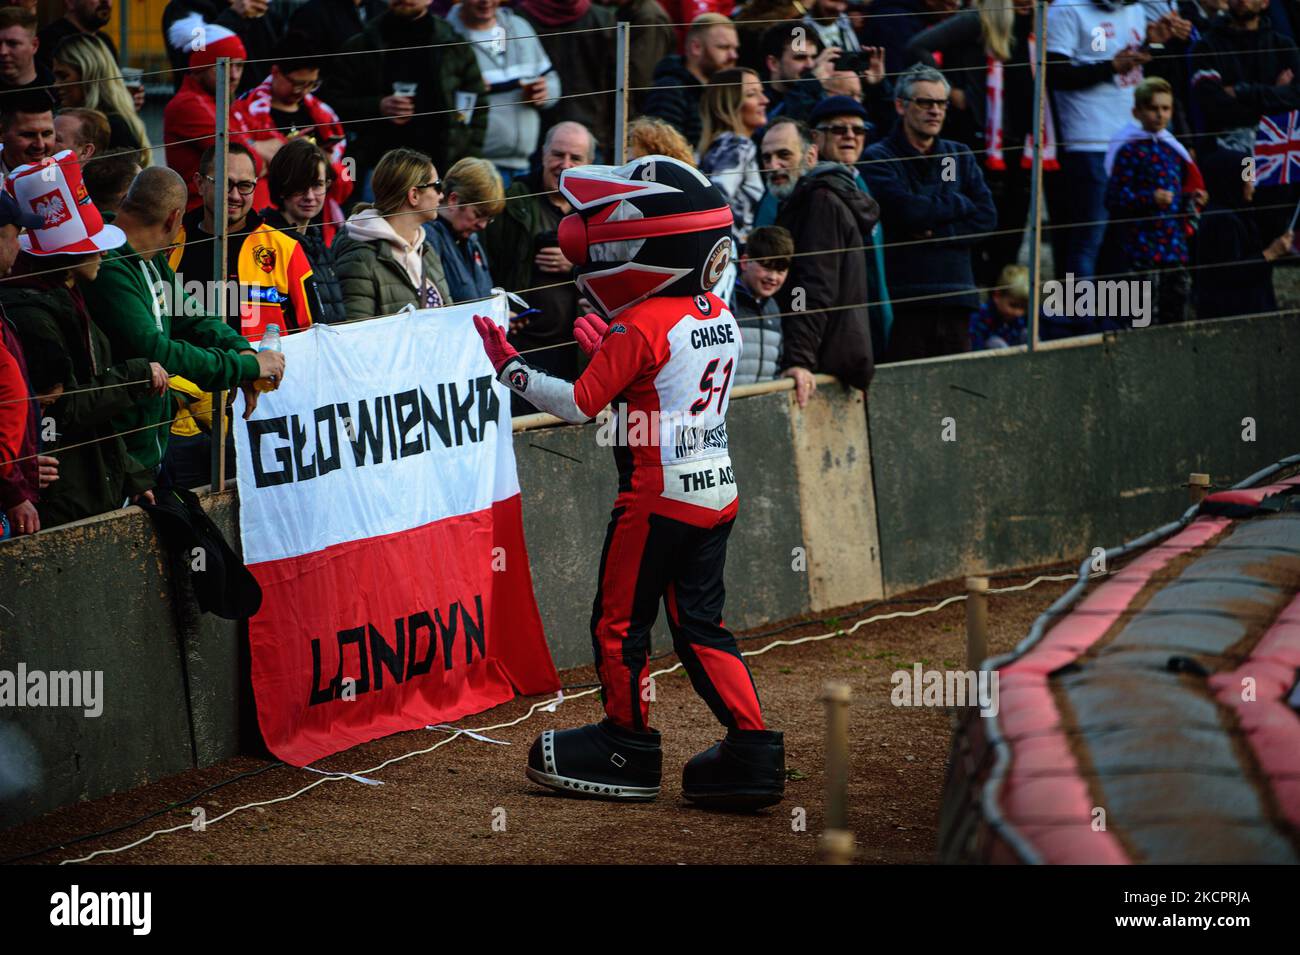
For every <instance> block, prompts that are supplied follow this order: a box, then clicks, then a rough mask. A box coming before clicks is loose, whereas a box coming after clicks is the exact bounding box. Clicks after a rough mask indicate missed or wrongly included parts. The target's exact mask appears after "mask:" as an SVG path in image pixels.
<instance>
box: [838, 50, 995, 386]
mask: <svg viewBox="0 0 1300 955" xmlns="http://www.w3.org/2000/svg"><path fill="white" fill-rule="evenodd" d="M948 94H949V86H948V81H947V80H946V79H944V77H943V74H942V73H940V72H939V71H937V70H935V69H933V68H931V67H924V66H919V65H918V66H914V67H912V69H911V70H909V71H908V72H907V73H905V74H904V75H903V76H902V77H901V78H900V79H899V82H898V94H897V98H896V99H895V102H894V108H895V109H896V110H897V112H898V117H899V118H898V122H897V123H896V124H895V125H894V129H893V131H892V132H891V133H890V134H889V135H888V136H887V137H885V138H884V139H883V140H881V141H880V142H878V143H876V144H875V145H874V146H871V147H870V148H868V149H867V151H866V153H864V154H863V165H862V177H863V179H865V180H866V182H867V188H868V189H870V190H871V194H872V195H873V196H875V198H876V201H877V202H879V203H880V210H881V213H880V215H881V222H882V223H883V224H884V229H885V242H886V249H885V270H886V272H887V273H888V275H889V292H890V295H891V297H892V298H893V301H894V325H893V329H892V331H891V333H890V344H889V358H890V360H891V361H905V360H907V359H910V358H928V357H931V356H934V355H949V354H953V353H956V352H964V351H969V350H970V331H969V324H968V323H969V320H970V313H971V310H972V309H974V308H977V307H978V306H979V296H978V294H977V293H976V289H975V276H974V273H973V272H972V270H971V247H972V246H973V245H974V244H975V243H976V242H977V241H978V239H979V236H980V233H984V232H989V231H991V230H992V229H994V228H995V226H996V224H997V211H996V210H995V209H994V207H993V196H992V195H991V194H990V193H989V189H988V186H986V185H985V184H984V175H983V173H981V172H980V168H979V164H978V163H977V162H976V161H975V157H974V156H973V155H971V152H970V150H968V149H967V148H966V147H964V146H962V145H960V144H959V143H955V142H951V141H949V140H946V139H940V138H939V130H940V129H941V128H942V127H943V121H944V116H945V114H946V113H947V108H948V107H947V103H948ZM918 239H931V240H934V241H930V242H923V243H918V242H917V241H916V240H918Z"/></svg>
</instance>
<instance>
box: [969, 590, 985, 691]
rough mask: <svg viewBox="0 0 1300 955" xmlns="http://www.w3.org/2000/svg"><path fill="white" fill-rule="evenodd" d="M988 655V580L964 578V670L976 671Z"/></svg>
mask: <svg viewBox="0 0 1300 955" xmlns="http://www.w3.org/2000/svg"><path fill="white" fill-rule="evenodd" d="M988 655H989V579H988V578H987V577H967V578H966V669H968V670H978V669H979V667H980V664H981V663H983V662H984V661H985V659H987V658H988Z"/></svg>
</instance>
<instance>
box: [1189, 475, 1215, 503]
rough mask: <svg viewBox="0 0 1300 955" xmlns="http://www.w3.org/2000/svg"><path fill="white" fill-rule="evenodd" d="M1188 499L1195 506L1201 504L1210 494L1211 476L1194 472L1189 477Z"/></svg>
mask: <svg viewBox="0 0 1300 955" xmlns="http://www.w3.org/2000/svg"><path fill="white" fill-rule="evenodd" d="M1187 489H1188V497H1189V498H1190V499H1191V502H1192V503H1193V504H1200V503H1201V501H1203V500H1205V498H1206V497H1207V496H1209V493H1210V476H1209V475H1208V474H1201V473H1199V472H1196V471H1193V472H1192V473H1191V474H1189V475H1188V476H1187Z"/></svg>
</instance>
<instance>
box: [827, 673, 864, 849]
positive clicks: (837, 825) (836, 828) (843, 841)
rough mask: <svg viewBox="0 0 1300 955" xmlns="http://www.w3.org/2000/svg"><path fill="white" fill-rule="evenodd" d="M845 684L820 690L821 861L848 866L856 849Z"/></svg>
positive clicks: (831, 683)
mask: <svg viewBox="0 0 1300 955" xmlns="http://www.w3.org/2000/svg"><path fill="white" fill-rule="evenodd" d="M851 695H852V693H851V691H850V689H849V685H848V684H847V683H839V682H836V681H828V682H827V683H826V684H825V685H824V686H823V687H822V696H821V698H822V701H823V702H824V703H825V704H826V825H825V828H824V829H823V830H822V834H821V841H820V850H821V861H822V862H823V863H825V864H827V865H850V864H851V863H852V862H853V856H854V851H855V848H856V845H855V840H854V838H853V833H852V832H850V831H849V822H848V804H849V698H850V697H851Z"/></svg>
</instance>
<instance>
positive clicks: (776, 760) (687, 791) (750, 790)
mask: <svg viewBox="0 0 1300 955" xmlns="http://www.w3.org/2000/svg"><path fill="white" fill-rule="evenodd" d="M682 795H683V796H685V797H686V798H687V799H689V800H691V801H692V802H697V803H699V804H700V805H702V806H713V807H715V808H718V809H762V808H763V807H764V806H772V805H775V804H776V803H779V802H780V801H781V799H782V797H783V796H784V795H785V741H784V737H783V736H782V734H781V733H778V732H775V731H774V730H727V736H726V738H725V739H723V740H722V741H721V742H718V743H714V744H713V745H712V746H710V747H709V748H708V749H706V750H705V751H704V752H702V753H699V754H698V755H696V756H694V757H692V758H691V761H690V762H689V763H687V764H686V768H685V769H683V770H682Z"/></svg>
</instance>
